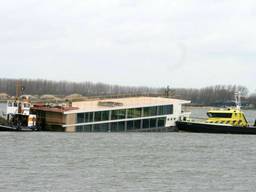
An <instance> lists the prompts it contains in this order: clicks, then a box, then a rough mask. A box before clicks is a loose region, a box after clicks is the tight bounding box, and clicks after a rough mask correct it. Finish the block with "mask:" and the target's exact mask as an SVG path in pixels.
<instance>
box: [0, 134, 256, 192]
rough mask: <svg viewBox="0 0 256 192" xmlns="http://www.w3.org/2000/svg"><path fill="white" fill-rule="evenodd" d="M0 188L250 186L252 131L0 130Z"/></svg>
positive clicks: (107, 190)
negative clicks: (58, 131) (122, 131)
mask: <svg viewBox="0 0 256 192" xmlns="http://www.w3.org/2000/svg"><path fill="white" fill-rule="evenodd" d="M0 146H1V147H0V181H1V182H0V191H8V192H9V191H26V192H32V191H42V192H45V191H58V192H63V191H74V192H75V191H104V192H112V191H125V192H126V191H135V192H140V191H152V192H153V191H154V192H155V191H159V192H165V191H166V192H169V191H179V192H180V191H195V192H197V191H210V192H211V191H254V190H255V188H256V182H255V179H256V136H254V135H247V136H244V135H222V134H219V135H215V134H193V133H89V134H86V133H74V134H68V133H43V132H41V133H36V132H35V133H8V132H6V133H0Z"/></svg>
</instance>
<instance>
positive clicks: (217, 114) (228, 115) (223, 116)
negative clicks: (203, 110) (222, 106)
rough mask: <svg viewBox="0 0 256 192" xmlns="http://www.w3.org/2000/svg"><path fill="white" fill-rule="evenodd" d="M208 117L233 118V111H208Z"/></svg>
mask: <svg viewBox="0 0 256 192" xmlns="http://www.w3.org/2000/svg"><path fill="white" fill-rule="evenodd" d="M207 115H208V117H211V118H231V117H232V113H207Z"/></svg>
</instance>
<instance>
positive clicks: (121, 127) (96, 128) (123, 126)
mask: <svg viewBox="0 0 256 192" xmlns="http://www.w3.org/2000/svg"><path fill="white" fill-rule="evenodd" d="M165 119H166V118H165V117H161V118H153V119H143V120H134V121H121V122H113V123H102V124H95V125H83V126H76V131H77V132H123V131H125V130H127V131H133V130H138V129H148V128H163V127H165Z"/></svg>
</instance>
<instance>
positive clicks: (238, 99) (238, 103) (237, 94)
mask: <svg viewBox="0 0 256 192" xmlns="http://www.w3.org/2000/svg"><path fill="white" fill-rule="evenodd" d="M235 102H236V108H237V109H238V110H240V109H241V92H240V91H238V92H235Z"/></svg>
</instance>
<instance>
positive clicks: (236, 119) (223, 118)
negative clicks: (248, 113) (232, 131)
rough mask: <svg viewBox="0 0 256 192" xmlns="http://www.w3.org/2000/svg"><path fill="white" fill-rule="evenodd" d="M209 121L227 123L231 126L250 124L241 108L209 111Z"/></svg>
mask: <svg viewBox="0 0 256 192" xmlns="http://www.w3.org/2000/svg"><path fill="white" fill-rule="evenodd" d="M207 116H208V119H207V121H206V122H207V123H217V124H227V125H231V126H241V127H247V126H249V124H248V121H247V120H246V118H245V115H244V113H243V112H242V111H241V110H239V109H231V108H228V109H225V110H210V111H208V112H207Z"/></svg>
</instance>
